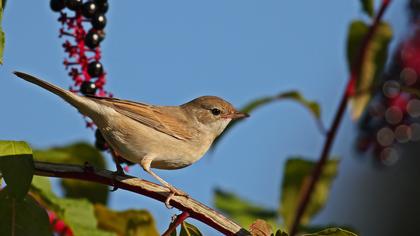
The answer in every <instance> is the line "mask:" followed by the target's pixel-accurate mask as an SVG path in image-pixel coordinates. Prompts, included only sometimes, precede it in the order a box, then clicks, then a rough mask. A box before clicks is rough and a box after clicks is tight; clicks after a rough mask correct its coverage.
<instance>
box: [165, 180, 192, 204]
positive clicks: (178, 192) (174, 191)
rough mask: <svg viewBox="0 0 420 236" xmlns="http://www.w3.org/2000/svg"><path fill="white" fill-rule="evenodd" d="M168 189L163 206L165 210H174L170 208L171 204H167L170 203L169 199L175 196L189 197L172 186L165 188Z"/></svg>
mask: <svg viewBox="0 0 420 236" xmlns="http://www.w3.org/2000/svg"><path fill="white" fill-rule="evenodd" d="M167 187H168V188H169V191H170V192H169V195H168V197H167V198H166V200H165V206H166V208H168V209H172V208H174V207H173V206H171V204H169V202H170V201H171V199H172V198H173V197H174V196H175V195H178V196H184V197H187V198H188V197H189V195H188V194H187V193H185V192H183V191H181V190H179V189H177V188H175V187H174V186H172V185H169V186H167Z"/></svg>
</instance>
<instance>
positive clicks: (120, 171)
mask: <svg viewBox="0 0 420 236" xmlns="http://www.w3.org/2000/svg"><path fill="white" fill-rule="evenodd" d="M116 166H117V170H116V171H114V172H112V186H113V187H112V189H111V190H109V191H111V192H115V191H117V190H118V187H117V186H116V185H115V182H117V176H118V175H125V173H124V169H123V168H122V167H121V165H120V164H119V163H118V164H116Z"/></svg>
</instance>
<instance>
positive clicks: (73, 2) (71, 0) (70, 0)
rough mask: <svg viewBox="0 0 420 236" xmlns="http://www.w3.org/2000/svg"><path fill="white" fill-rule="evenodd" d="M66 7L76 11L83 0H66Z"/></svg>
mask: <svg viewBox="0 0 420 236" xmlns="http://www.w3.org/2000/svg"><path fill="white" fill-rule="evenodd" d="M65 2H66V7H67V8H68V9H70V10H73V11H77V10H79V9H80V8H81V7H82V6H83V0H66V1H65Z"/></svg>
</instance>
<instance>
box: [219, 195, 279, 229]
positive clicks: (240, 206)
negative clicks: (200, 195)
mask: <svg viewBox="0 0 420 236" xmlns="http://www.w3.org/2000/svg"><path fill="white" fill-rule="evenodd" d="M213 201H214V205H215V207H216V208H218V209H220V210H221V211H223V212H224V213H226V214H228V215H229V216H230V217H231V218H232V219H234V220H235V221H237V222H238V223H239V224H241V225H251V223H252V222H254V220H255V219H264V220H267V221H270V222H271V223H274V222H275V220H276V218H277V212H276V211H275V210H270V209H264V208H262V207H260V206H258V205H257V204H254V203H251V202H249V201H246V200H244V199H241V198H240V197H238V196H236V195H235V194H233V193H230V192H226V191H223V190H221V189H216V190H215V192H214V200H213Z"/></svg>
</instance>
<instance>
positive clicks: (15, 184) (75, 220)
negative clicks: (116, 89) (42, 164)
mask: <svg viewBox="0 0 420 236" xmlns="http://www.w3.org/2000/svg"><path fill="white" fill-rule="evenodd" d="M53 150H54V151H53V152H54V153H56V154H57V157H58V159H60V158H61V160H63V159H64V158H69V157H72V156H74V155H76V154H77V153H80V154H81V153H83V152H86V151H87V152H88V153H89V150H91V148H90V147H88V146H86V144H75V145H70V146H69V147H62V148H56V149H53ZM40 153H42V154H41V155H39V157H40V158H41V157H42V158H47V157H50V155H52V154H51V153H48V152H47V151H38V154H40ZM90 154H92V153H90ZM81 156H83V154H81ZM43 160H45V159H43ZM34 169H35V167H34V162H33V157H32V150H31V148H30V147H29V145H28V144H26V143H25V142H16V141H0V171H1V174H2V176H3V177H4V179H5V182H6V184H7V186H6V187H5V188H3V189H2V190H1V191H0V212H1V214H0V235H12V233H11V232H12V231H13V232H18V234H16V235H41V236H42V235H51V234H52V233H51V226H50V222H49V220H48V215H47V213H46V210H45V209H48V210H49V211H52V212H55V213H56V214H57V215H58V218H59V219H60V220H63V221H64V223H65V224H66V225H67V226H68V227H69V228H70V229H71V231H72V233H73V234H74V235H81V236H83V235H94V236H96V235H97V236H110V235H116V234H115V233H117V234H120V235H130V236H142V235H158V233H157V230H156V227H155V224H154V220H153V218H152V216H151V215H150V213H148V212H147V211H144V210H127V211H124V212H116V211H112V210H110V209H108V208H107V207H105V206H103V205H99V204H97V205H93V204H92V203H91V202H89V201H87V200H86V199H81V198H79V199H75V198H68V197H67V198H66V197H65V198H60V197H58V196H57V195H56V194H55V193H54V192H53V191H52V189H51V184H50V181H49V179H48V178H47V177H39V176H35V177H34V176H33V173H34ZM28 190H30V195H28V194H27V193H28ZM28 216H29V217H28ZM116 223H118V224H116ZM121 232H123V233H121Z"/></svg>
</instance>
